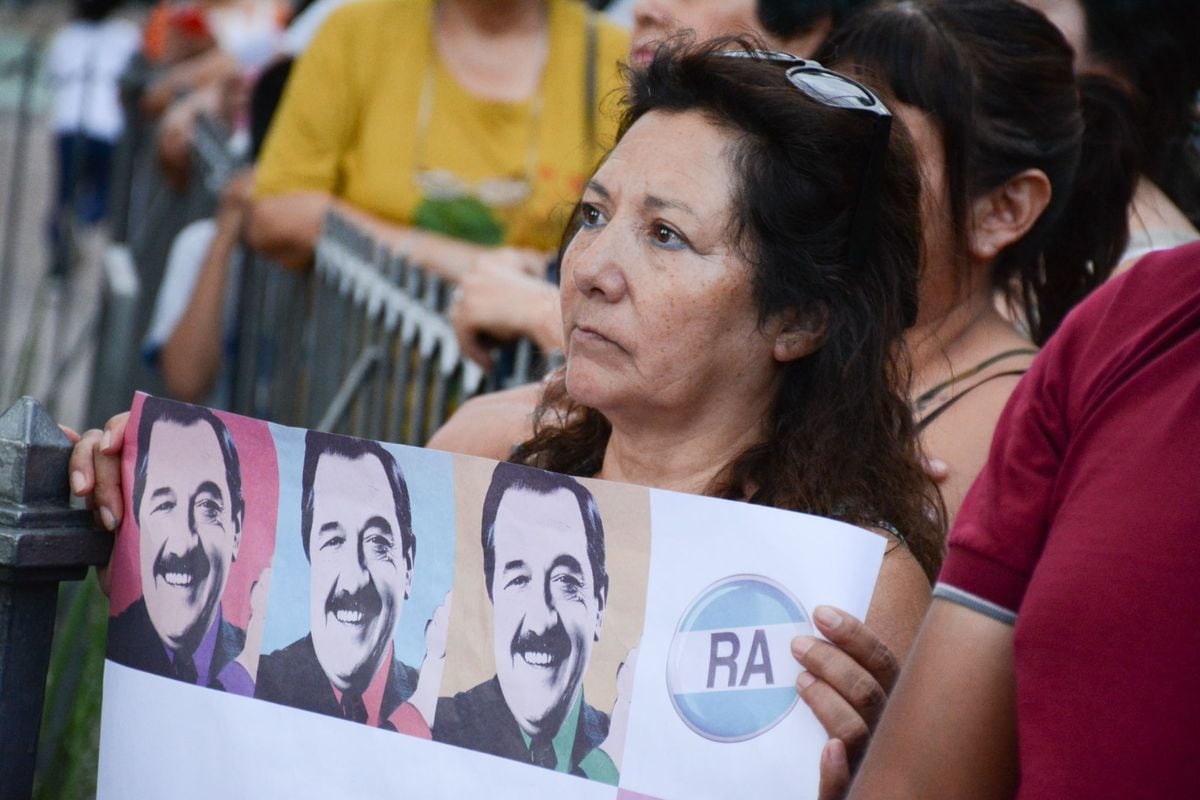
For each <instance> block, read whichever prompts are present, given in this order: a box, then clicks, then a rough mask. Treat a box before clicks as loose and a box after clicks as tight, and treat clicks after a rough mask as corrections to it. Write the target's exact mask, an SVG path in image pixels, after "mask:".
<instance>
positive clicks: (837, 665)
mask: <svg viewBox="0 0 1200 800" xmlns="http://www.w3.org/2000/svg"><path fill="white" fill-rule="evenodd" d="M813 619H814V620H815V621H816V623H817V627H818V629H819V630H820V631H821V633H823V634H824V635H825V636H826V637H827V638H828V639H829V641H822V640H820V639H818V638H816V637H813V636H800V637H797V638H796V639H795V640H794V641H793V642H792V655H793V656H795V658H796V660H797V661H799V662H800V664H801V665H802V666H803V667H804V669H805V672H802V673H801V674H800V677H799V678H798V679H797V681H796V689H797V691H799V693H800V696H801V697H802V698H804V702H805V703H807V704H808V706H809V708H811V709H812V711H813V714H814V715H816V717H817V719H818V720H819V721H820V722H821V724H822V725H823V726H824V727H825V730H826V731H827V732H828V733H829V736H830V737H831V738H834V739H840V740H841V741H842V743H843V744H844V745H845V749H846V751H847V752H848V753H850V754H851V758H852V759H853V758H857V757H859V756H860V755H861V754H862V751H863V750H864V749H865V747H866V744H867V740H868V739H869V738H870V735H871V731H872V730H873V729H874V727H875V725H876V723H878V722H879V718H880V717H881V716H882V714H883V708H884V706H885V705H886V704H887V696H888V692H889V691H890V689H891V687H892V686H893V685H894V684H895V681H896V673H897V672H898V670H899V666H898V664H897V663H896V658H895V656H893V655H892V652H891V651H890V650H889V649H888V648H887V646H886V645H885V644H883V642H882V641H881V640H880V639H879V637H877V636H876V635H875V634H874V632H873V631H871V629H870V628H869V627H867V626H866V625H864V624H862V623H861V622H859V621H858V620H857V619H855V618H854V617H852V616H850V615H849V614H846V613H845V612H843V611H839V610H838V609H835V608H831V607H829V606H821V607H819V608H817V609H816V610H815V612H814V614H813Z"/></svg>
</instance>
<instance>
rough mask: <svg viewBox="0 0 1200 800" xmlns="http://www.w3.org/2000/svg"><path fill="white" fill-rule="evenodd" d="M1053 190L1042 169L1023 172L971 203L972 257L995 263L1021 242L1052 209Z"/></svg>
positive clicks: (970, 243) (970, 244)
mask: <svg viewBox="0 0 1200 800" xmlns="http://www.w3.org/2000/svg"><path fill="white" fill-rule="evenodd" d="M1052 194H1053V189H1052V188H1051V186H1050V179H1049V178H1047V177H1046V173H1044V172H1042V171H1041V170H1040V169H1027V170H1025V171H1024V172H1019V173H1017V174H1016V175H1014V176H1013V177H1011V178H1009V179H1008V180H1006V181H1005V182H1004V183H1002V184H1000V185H999V186H997V187H996V188H995V189H991V190H989V191H987V192H984V193H983V194H981V195H979V196H978V197H976V198H975V199H974V200H973V201H972V202H971V231H970V239H969V242H968V244H969V247H970V251H971V256H972V257H973V258H976V259H978V260H980V261H991V260H992V259H994V258H995V257H996V256H998V255H999V254H1000V253H1001V252H1002V251H1003V250H1004V249H1005V248H1006V247H1008V246H1009V245H1011V244H1013V243H1014V242H1018V241H1020V240H1021V238H1022V237H1024V236H1025V234H1027V233H1029V229H1030V228H1032V227H1033V226H1034V224H1036V223H1037V221H1038V219H1039V218H1040V217H1041V216H1042V212H1043V211H1045V210H1046V206H1048V205H1050V198H1051V196H1052Z"/></svg>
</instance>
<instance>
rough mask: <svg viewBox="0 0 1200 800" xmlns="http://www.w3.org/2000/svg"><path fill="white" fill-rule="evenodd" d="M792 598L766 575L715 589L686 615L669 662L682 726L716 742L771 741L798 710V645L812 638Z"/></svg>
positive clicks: (736, 580)
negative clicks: (765, 737)
mask: <svg viewBox="0 0 1200 800" xmlns="http://www.w3.org/2000/svg"><path fill="white" fill-rule="evenodd" d="M812 632H813V628H812V622H811V620H810V619H809V616H808V612H807V611H805V610H804V607H803V606H802V605H800V601H799V600H797V599H796V598H795V597H794V596H793V595H792V593H791V592H789V591H788V590H787V589H785V588H783V587H782V586H780V585H779V584H778V583H776V582H775V581H773V580H771V579H770V578H765V577H763V576H761V575H733V576H730V577H728V578H723V579H721V580H719V581H717V582H716V583H714V584H713V585H712V586H709V587H708V588H707V589H705V590H704V591H703V592H701V593H700V595H699V596H698V597H697V598H696V599H695V600H693V601H692V604H691V605H690V606H688V609H687V611H685V612H684V614H683V617H682V619H680V621H679V625H678V627H677V628H676V629H675V637H674V638H673V639H672V640H671V650H670V654H669V655H668V657H667V688H668V690H669V691H670V694H671V703H672V704H673V705H674V706H675V711H676V712H677V713H678V714H679V717H680V719H682V720H683V721H684V723H685V724H686V725H687V726H688V727H689V728H691V729H692V730H693V731H695V732H696V733H698V734H700V735H701V736H703V737H705V738H706V739H711V740H713V741H715V742H742V741H745V740H747V739H753V738H754V737H755V736H759V735H761V734H763V733H766V732H767V731H768V730H770V729H771V728H773V727H774V726H775V725H776V724H778V723H779V721H780V720H782V719H783V718H784V717H786V716H787V715H788V713H789V712H791V710H792V708H793V707H795V705H796V701H797V699H798V697H799V696H798V695H797V694H796V677H797V676H798V675H799V674H800V665H799V664H798V663H797V662H796V659H794V658H792V648H791V642H792V639H793V638H795V637H797V636H801V635H804V634H808V635H812Z"/></svg>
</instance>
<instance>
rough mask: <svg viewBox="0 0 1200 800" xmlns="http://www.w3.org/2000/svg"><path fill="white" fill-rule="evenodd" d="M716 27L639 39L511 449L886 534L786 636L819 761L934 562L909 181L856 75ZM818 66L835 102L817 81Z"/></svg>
mask: <svg viewBox="0 0 1200 800" xmlns="http://www.w3.org/2000/svg"><path fill="white" fill-rule="evenodd" d="M728 46H730V42H728V41H726V42H718V43H715V44H712V45H707V46H701V47H698V48H692V49H684V50H662V51H659V52H658V54H657V55H656V56H655V58H654V60H653V61H652V62H651V63H650V65H649V66H648V67H647V68H646V69H645V70H643V71H640V72H637V73H635V75H634V76H633V81H632V86H631V88H630V97H629V101H628V109H627V111H626V113H625V116H624V120H623V122H622V125H621V128H620V135H619V141H618V143H617V145H616V147H615V148H614V149H613V150H612V151H611V152H610V153H609V155H608V156H607V158H606V159H605V161H604V162H603V164H602V165H601V166H600V168H599V169H598V170H597V171H596V173H595V174H594V175H593V176H592V177H591V180H589V181H588V182H587V185H586V188H585V189H584V192H583V197H582V199H581V201H580V203H579V205H578V207H577V209H576V212H575V214H574V215H573V224H572V225H571V227H570V228H569V229H568V232H567V234H566V236H565V239H564V242H565V243H564V246H563V248H562V269H563V273H562V287H563V290H562V316H563V320H564V323H563V329H564V340H565V341H566V343H567V346H566V359H567V362H566V366H565V368H564V369H563V370H562V371H561V372H559V373H557V374H556V376H555V377H554V379H553V380H552V381H551V382H550V383H549V384H548V385H547V388H546V391H545V394H544V396H543V398H542V402H541V404H540V407H539V411H538V421H537V425H536V428H535V431H534V434H533V436H532V437H531V438H530V439H529V440H528V441H526V442H524V443H523V444H522V445H521V446H520V447H519V448H518V450H517V451H516V453H515V454H514V456H513V458H512V460H514V461H517V462H519V463H524V464H528V465H532V466H536V467H541V468H544V469H549V470H554V471H558V472H563V473H567V474H571V475H577V476H594V477H598V478H603V479H606V480H615V481H623V482H627V483H633V484H640V485H644V486H651V487H657V488H663V489H671V490H676V491H685V492H693V493H699V494H706V495H710V496H716V497H724V498H729V499H734V500H741V501H746V502H751V503H757V504H761V505H769V506H774V507H777V508H783V509H791V510H797V511H805V512H809V513H813V514H819V515H823V516H827V517H832V518H836V519H840V520H844V521H846V522H848V523H851V524H855V525H859V526H863V527H866V528H870V529H872V530H875V531H876V532H879V533H880V535H885V536H888V537H889V538H891V539H892V540H893V543H892V546H891V547H890V548H889V549H888V552H887V555H886V556H885V558H884V560H883V566H882V569H881V571H880V575H879V578H878V582H877V584H876V587H875V592H874V596H873V600H872V603H871V606H870V609H869V612H868V615H867V620H866V624H863V623H859V622H858V621H856V620H853V619H851V618H849V617H848V616H846V615H845V614H843V613H841V612H838V611H836V610H834V609H831V608H825V607H822V608H819V609H817V610H816V611H815V613H814V618H815V619H816V622H817V625H818V627H819V629H820V630H821V632H822V633H823V634H824V636H825V637H826V638H825V639H822V640H818V639H814V638H802V639H798V640H796V642H795V643H794V645H793V647H794V648H795V649H794V652H795V655H796V657H797V658H798V659H800V660H801V662H802V663H803V664H804V666H805V667H806V669H807V671H806V672H804V673H803V674H802V677H801V679H800V682H799V685H798V690H799V691H800V693H801V695H802V697H803V698H804V699H805V701H806V702H807V703H808V704H809V705H810V706H811V707H812V709H813V711H814V713H815V714H816V716H817V717H818V719H820V720H821V722H822V723H823V724H824V725H825V727H826V729H827V730H828V731H829V734H830V736H831V739H833V740H835V741H834V742H831V744H830V745H828V746H827V748H826V751H825V756H824V762H825V764H826V769H827V770H828V769H829V768H830V767H833V768H834V771H836V770H837V769H839V768H840V769H841V770H843V771H844V770H845V769H846V768H847V767H846V764H847V762H848V754H854V755H856V754H857V752H858V751H859V750H860V749H861V748H862V747H863V745H865V742H866V738H867V735H868V733H869V730H870V728H871V726H872V725H873V724H874V721H875V719H876V717H877V716H878V713H879V711H880V709H881V708H882V701H883V699H884V698H886V693H887V690H888V688H890V685H891V681H892V678H893V676H894V674H895V672H896V670H897V664H898V663H899V661H901V660H903V658H904V656H905V654H906V653H907V651H908V648H909V646H910V645H911V642H912V636H913V632H914V631H915V630H916V627H917V626H918V625H919V624H920V620H921V618H922V615H923V614H924V611H925V608H926V607H927V604H928V602H929V596H930V595H929V593H930V581H931V580H932V578H933V576H934V575H936V574H937V570H938V566H939V563H940V560H941V551H942V536H943V526H942V524H941V519H942V517H941V506H940V504H939V500H938V497H937V492H936V489H935V488H934V486H933V485H932V483H931V482H930V481H929V479H928V477H927V476H926V475H925V473H924V471H923V469H922V466H921V462H920V458H919V455H918V452H917V445H916V439H915V436H914V432H913V422H912V416H911V413H910V411H909V408H908V404H907V402H906V399H905V398H904V396H903V394H902V392H901V391H899V390H898V389H897V387H899V386H903V385H905V370H906V368H905V364H904V360H903V357H902V348H901V346H900V345H901V341H902V337H903V333H904V330H905V328H906V326H908V325H909V324H911V322H912V320H913V319H914V318H915V316H916V285H917V272H918V267H919V252H920V248H919V241H918V233H917V232H918V222H919V221H918V207H917V197H918V193H919V181H918V176H917V173H916V169H915V167H914V165H913V162H912V154H911V148H910V145H909V142H908V138H907V136H905V135H904V133H903V129H902V128H901V127H900V126H896V128H895V129H894V130H891V131H890V135H889V130H890V129H891V124H890V123H891V121H892V120H891V117H890V114H888V112H887V110H886V109H885V108H883V105H882V104H881V103H880V102H879V101H878V99H877V98H875V97H874V95H872V94H871V93H870V92H869V91H868V90H866V89H865V88H863V87H861V86H859V85H858V84H855V83H853V82H852V81H850V80H849V79H846V78H843V77H841V76H837V75H835V74H833V73H829V72H828V71H825V70H822V69H820V67H819V66H816V65H813V64H810V63H808V62H800V61H799V60H798V59H794V58H791V57H786V58H767V57H763V56H761V55H758V54H756V53H755V51H750V50H747V49H744V48H745V47H746V45H740V48H741V49H739V50H738V51H737V52H736V53H735V54H733V55H729V54H727V53H725V52H723V51H722V48H724V47H728ZM752 53H754V55H753V57H748V56H750V55H751V54H752ZM830 85H835V86H839V87H840V91H841V92H842V93H843V94H844V93H847V92H849V93H853V94H854V95H855V100H854V102H853V103H840V102H839V101H838V100H837V99H834V100H832V101H831V100H828V99H825V97H824V95H823V94H822V93H821V90H822V88H827V87H828V86H830ZM860 100H861V101H864V102H865V103H867V104H868V105H863V104H861V103H860V102H859V101H860ZM123 425H124V418H121V417H118V418H114V420H112V421H110V424H109V429H108V433H106V434H102V433H101V432H100V431H89V432H88V433H86V434H85V435H84V437H83V439H82V441H81V442H80V444H79V445H77V447H76V450H75V454H74V456H73V459H72V467H71V469H72V470H73V471H76V472H77V473H78V474H77V475H76V476H75V479H74V481H73V488H74V489H75V491H76V492H77V493H79V494H93V493H94V497H93V498H92V501H93V503H94V504H95V505H98V506H100V507H102V508H105V509H107V514H106V515H105V518H106V519H108V520H109V521H113V520H119V518H120V516H121V513H122V509H121V503H120V493H119V486H117V482H118V481H119V475H118V473H117V471H116V470H115V469H114V465H115V464H116V463H118V453H117V451H118V450H119V447H120V444H119V442H120V441H121V428H122V427H123ZM97 479H99V480H97Z"/></svg>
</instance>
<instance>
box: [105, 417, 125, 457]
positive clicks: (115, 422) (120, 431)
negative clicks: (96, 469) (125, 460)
mask: <svg viewBox="0 0 1200 800" xmlns="http://www.w3.org/2000/svg"><path fill="white" fill-rule="evenodd" d="M128 424H129V412H128V411H125V412H123V413H120V414H117V415H116V416H114V417H112V418H111V419H110V420H109V421H108V422H106V423H105V424H104V434H105V435H104V437H103V438H102V439H101V441H100V450H101V452H103V453H104V455H106V456H115V455H119V454H120V452H121V448H122V447H123V446H124V444H125V426H126V425H128Z"/></svg>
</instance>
